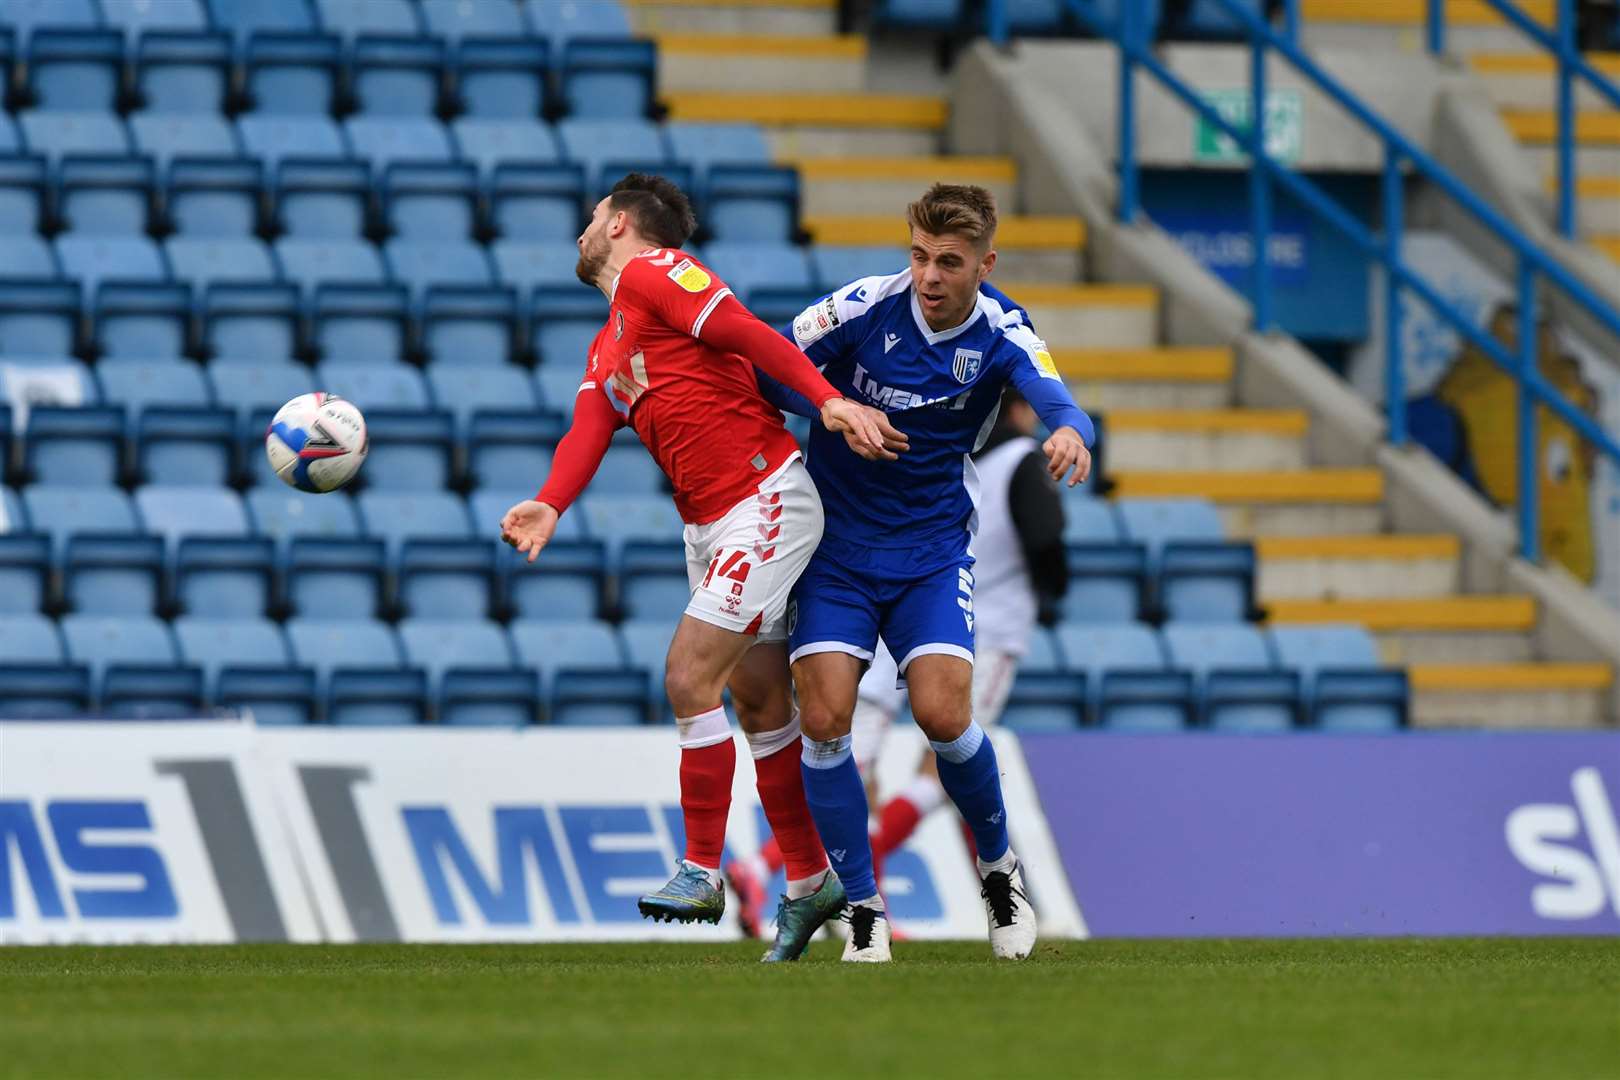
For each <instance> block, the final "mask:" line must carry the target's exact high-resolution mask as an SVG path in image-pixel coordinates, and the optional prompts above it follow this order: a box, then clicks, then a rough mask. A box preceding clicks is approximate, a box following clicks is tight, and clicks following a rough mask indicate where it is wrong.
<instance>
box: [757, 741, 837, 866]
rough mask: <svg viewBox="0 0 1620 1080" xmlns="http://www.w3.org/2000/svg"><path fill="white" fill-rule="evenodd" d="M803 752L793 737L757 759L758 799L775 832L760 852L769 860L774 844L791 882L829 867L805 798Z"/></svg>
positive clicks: (772, 830) (772, 831)
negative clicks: (767, 852) (801, 759)
mask: <svg viewBox="0 0 1620 1080" xmlns="http://www.w3.org/2000/svg"><path fill="white" fill-rule="evenodd" d="M801 753H802V751H801V750H800V748H799V740H797V739H794V740H793V741H792V742H791V743H789V744H788V745H786V746H784V747H782V749H780V750H778V751H776V752H775V753H774V754H767V755H766V756H764V757H761V758H755V759H754V771H755V773H756V774H758V777H759V801H760V804H761V805H762V806H764V807H765V819H766V820H767V821H769V822H770V823H771V834H772V835H771V842H770V844H767V845H766V846H765V848H762V849H761V850H760V855H761V856H764V857H765V858H766V859H767V862H768V861H769V859H770V856H769V855H767V854H766V851H767V850H768V849H769V848H771V847H773V846H774V847H775V848H776V849H777V858H778V859H779V860H780V862H781V864H783V865H785V866H786V867H787V876H788V880H789V881H803V880H804V879H805V878H812V877H815V876H816V875H817V874H819V873H821V872H822V871H823V870H825V869H827V852H826V851H825V850H824V849H823V848H822V846H821V835H820V834H819V833H817V832H816V821H815V819H814V818H813V817H811V816H810V804H809V803H807V802H806V801H805V798H804V774H803V773H802V772H801V771H800V768H799V758H800V755H801ZM772 870H773V871H774V870H775V867H774V866H773V867H772Z"/></svg>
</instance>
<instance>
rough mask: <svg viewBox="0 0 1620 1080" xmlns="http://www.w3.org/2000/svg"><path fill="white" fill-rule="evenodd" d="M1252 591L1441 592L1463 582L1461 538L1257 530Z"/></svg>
mask: <svg viewBox="0 0 1620 1080" xmlns="http://www.w3.org/2000/svg"><path fill="white" fill-rule="evenodd" d="M1254 551H1255V555H1256V556H1257V557H1258V558H1259V564H1260V565H1259V574H1258V576H1257V578H1256V581H1255V591H1256V595H1257V596H1258V597H1259V599H1260V602H1261V603H1262V604H1269V603H1272V602H1274V601H1283V600H1296V601H1297V600H1331V599H1336V598H1337V599H1344V600H1375V599H1381V598H1385V597H1440V596H1449V595H1451V594H1452V593H1454V592H1456V591H1457V588H1458V586H1459V584H1460V582H1461V577H1460V563H1461V558H1462V542H1461V541H1460V540H1458V539H1457V537H1455V536H1451V535H1448V534H1444V533H1442V534H1437V535H1427V536H1424V535H1396V534H1380V535H1374V536H1355V535H1351V536H1331V535H1322V536H1258V537H1256V538H1255V540H1254Z"/></svg>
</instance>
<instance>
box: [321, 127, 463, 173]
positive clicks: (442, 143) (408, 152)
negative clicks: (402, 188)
mask: <svg viewBox="0 0 1620 1080" xmlns="http://www.w3.org/2000/svg"><path fill="white" fill-rule="evenodd" d="M343 129H344V131H345V132H346V133H347V135H348V138H349V145H350V146H352V147H353V148H354V156H355V157H357V158H360V159H362V160H365V161H370V162H371V172H372V175H373V176H376V177H379V178H380V177H381V176H382V174H383V171H384V170H385V169H387V168H388V166H389V165H390V164H392V163H393V162H395V161H423V162H426V161H450V160H452V159H453V158H454V157H455V152H454V150H453V149H452V148H451V146H450V133H449V132H448V131H447V130H446V129H445V127H444V125H443V124H441V123H439V122H438V121H437V120H432V119H428V118H425V117H411V116H353V117H350V118H349V119H347V120H345V121H344V122H343Z"/></svg>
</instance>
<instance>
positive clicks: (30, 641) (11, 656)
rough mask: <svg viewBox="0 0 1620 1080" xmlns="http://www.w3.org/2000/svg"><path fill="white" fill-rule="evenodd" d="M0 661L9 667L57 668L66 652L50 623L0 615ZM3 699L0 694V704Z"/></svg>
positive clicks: (34, 616)
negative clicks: (20, 665) (55, 666)
mask: <svg viewBox="0 0 1620 1080" xmlns="http://www.w3.org/2000/svg"><path fill="white" fill-rule="evenodd" d="M0 657H3V658H4V659H5V662H6V663H9V664H58V663H61V662H62V661H64V660H66V659H67V650H66V648H65V647H64V646H63V644H62V635H61V634H60V633H59V632H58V631H57V627H56V621H55V620H54V619H48V618H46V617H45V616H43V615H37V614H33V613H30V612H24V613H18V614H6V615H0ZM5 697H6V695H5V694H4V693H3V692H0V701H3V700H4V698H5Z"/></svg>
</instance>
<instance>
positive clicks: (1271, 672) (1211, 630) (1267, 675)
mask: <svg viewBox="0 0 1620 1080" xmlns="http://www.w3.org/2000/svg"><path fill="white" fill-rule="evenodd" d="M1163 634H1164V643H1165V648H1166V650H1168V652H1169V654H1170V660H1171V663H1172V664H1174V665H1175V666H1176V667H1178V668H1184V669H1186V670H1188V671H1191V672H1193V673H1194V675H1196V676H1197V677H1198V679H1199V681H1200V683H1201V687H1200V694H1199V698H1200V712H1201V714H1202V718H1203V722H1204V723H1206V724H1208V725H1209V726H1210V727H1213V728H1216V729H1219V730H1232V731H1287V730H1289V729H1291V728H1292V727H1293V726H1294V724H1295V723H1297V722H1298V718H1299V705H1300V688H1299V677H1298V675H1297V673H1295V672H1292V671H1280V670H1278V669H1277V668H1275V667H1274V666H1273V664H1272V658H1271V653H1270V651H1269V650H1268V649H1267V648H1266V643H1265V639H1264V637H1262V636H1261V634H1260V631H1258V630H1256V629H1254V628H1253V627H1250V626H1241V625H1219V624H1204V623H1169V624H1166V626H1165V628H1164V631H1163Z"/></svg>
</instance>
